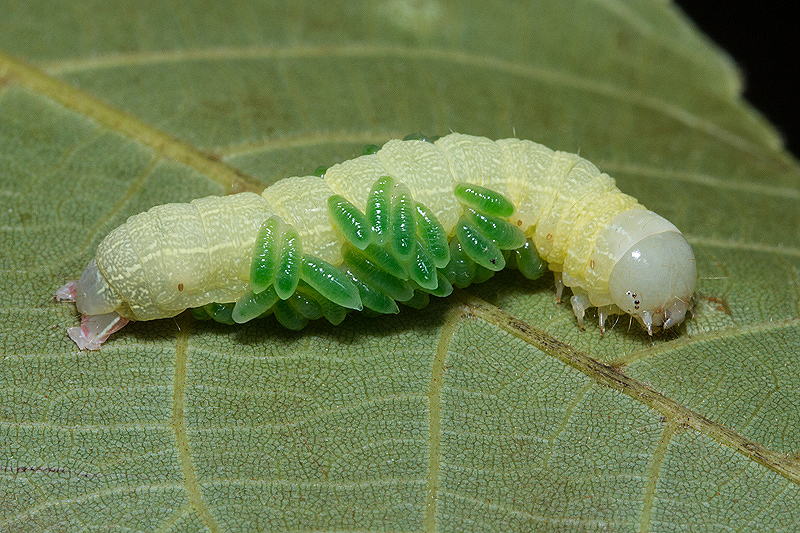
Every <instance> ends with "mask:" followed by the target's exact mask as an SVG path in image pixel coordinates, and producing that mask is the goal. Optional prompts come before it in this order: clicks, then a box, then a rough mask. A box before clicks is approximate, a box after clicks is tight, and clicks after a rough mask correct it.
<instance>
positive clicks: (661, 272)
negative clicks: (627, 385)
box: [608, 210, 697, 335]
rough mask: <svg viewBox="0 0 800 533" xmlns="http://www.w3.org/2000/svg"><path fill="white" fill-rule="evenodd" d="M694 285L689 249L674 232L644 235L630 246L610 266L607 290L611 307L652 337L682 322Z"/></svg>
mask: <svg viewBox="0 0 800 533" xmlns="http://www.w3.org/2000/svg"><path fill="white" fill-rule="evenodd" d="M637 211H639V212H640V213H647V214H648V215H647V217H648V218H651V215H653V213H652V212H650V211H644V210H637ZM655 216H658V215H655ZM659 218H661V217H659ZM662 220H663V219H662ZM665 222H666V221H665ZM668 224H669V223H668ZM641 226H642V227H644V228H647V226H648V225H647V224H643V225H641ZM654 226H660V224H655V225H654ZM670 226H671V224H670ZM673 228H674V226H673ZM659 229H661V228H659ZM696 281H697V268H696V265H695V259H694V254H693V253H692V248H691V247H690V246H689V243H688V242H686V239H685V238H684V236H683V234H682V233H681V232H680V231H678V230H677V229H675V230H674V231H673V230H668V231H662V232H659V233H654V234H651V235H647V236H645V237H643V238H641V239H639V240H638V241H637V242H636V243H635V244H634V245H633V246H631V247H630V248H629V249H628V250H627V251H626V252H625V253H624V254H623V255H622V256H621V257H620V259H619V261H617V263H616V264H615V265H614V268H613V269H612V271H611V277H610V278H609V281H608V289H609V292H610V294H611V298H612V299H613V300H614V303H615V304H616V305H617V306H618V307H619V308H620V309H622V310H623V311H625V312H626V313H629V314H630V315H631V316H633V317H634V318H636V320H638V321H639V323H641V324H642V326H644V328H645V329H646V330H647V332H648V333H649V334H651V335H652V334H653V332H655V331H658V329H659V328H664V329H667V328H671V327H674V326H677V325H678V324H680V323H681V322H682V321H683V318H684V316H685V315H686V311H688V309H689V306H690V304H691V300H692V295H693V294H694V288H695V283H696Z"/></svg>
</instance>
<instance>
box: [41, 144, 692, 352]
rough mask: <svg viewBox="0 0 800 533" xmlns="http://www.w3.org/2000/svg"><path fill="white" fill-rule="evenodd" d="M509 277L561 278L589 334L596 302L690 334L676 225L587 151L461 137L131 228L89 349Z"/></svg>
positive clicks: (109, 250)
mask: <svg viewBox="0 0 800 533" xmlns="http://www.w3.org/2000/svg"><path fill="white" fill-rule="evenodd" d="M505 267H512V268H516V269H518V270H519V271H520V272H521V273H522V274H523V275H524V276H526V277H528V278H530V279H536V278H538V277H539V276H541V275H542V274H543V273H544V272H545V271H546V270H547V269H548V268H549V270H551V271H553V272H554V274H555V279H556V300H557V301H560V299H561V295H562V292H563V290H564V287H569V288H570V289H571V291H572V297H571V298H570V302H571V305H572V309H573V312H574V314H575V316H576V318H577V322H578V325H579V327H580V328H581V329H583V328H584V317H585V314H586V311H587V309H589V308H592V307H596V308H597V315H598V322H599V327H600V331H601V333H602V332H604V330H605V323H606V320H607V319H608V317H609V316H610V315H613V314H624V313H627V314H630V315H631V316H632V317H633V318H634V319H636V320H637V321H638V322H639V323H641V324H642V326H643V327H644V328H645V330H646V331H647V333H648V334H650V335H653V333H655V332H657V331H659V330H660V329H662V328H663V329H666V328H672V327H675V326H677V325H678V324H680V323H681V322H682V321H683V319H684V316H685V314H686V312H687V310H688V309H689V307H690V304H691V300H692V296H693V293H694V288H695V283H696V279H697V271H696V266H695V259H694V255H693V253H692V249H691V247H690V246H689V244H688V243H687V241H686V239H685V238H684V236H683V234H682V233H681V232H680V231H679V230H678V229H677V228H676V227H675V226H674V225H673V224H671V223H670V222H668V221H667V220H666V219H664V218H662V217H661V216H659V215H657V214H655V213H653V212H652V211H648V210H647V209H645V208H644V207H643V206H642V205H640V204H639V203H638V202H637V201H636V200H635V199H634V198H632V197H631V196H628V195H626V194H623V193H622V192H620V191H619V190H618V189H617V188H616V186H615V181H614V179H613V178H611V177H609V176H608V175H607V174H605V173H601V172H600V171H599V170H598V168H597V167H596V166H594V165H593V164H592V163H590V162H589V161H587V160H586V159H583V158H581V157H579V156H578V155H575V154H571V153H565V152H559V151H553V150H551V149H549V148H547V147H545V146H542V145H540V144H537V143H534V142H532V141H528V140H521V139H515V138H511V139H501V140H497V141H492V140H490V139H487V138H484V137H475V136H470V135H463V134H458V133H453V134H450V135H447V136H444V137H437V138H425V137H423V136H421V135H417V136H410V138H406V139H403V140H390V141H388V142H387V143H386V144H384V145H383V146H382V147H377V146H374V145H370V146H368V147H367V148H366V149H365V151H364V155H362V156H360V157H357V158H354V159H351V160H348V161H345V162H343V163H339V164H336V165H334V166H332V167H330V168H327V169H324V168H321V169H319V171H318V175H316V176H305V177H293V178H286V179H283V180H280V181H278V182H276V183H275V184H273V185H271V186H269V187H267V188H266V189H265V190H264V191H263V193H262V194H260V195H258V194H255V193H249V192H246V193H240V194H235V195H230V196H225V197H215V196H211V197H207V198H201V199H198V200H194V201H192V202H191V203H188V204H166V205H160V206H156V207H153V208H152V209H150V210H149V211H147V212H144V213H141V214H138V215H135V216H132V217H131V218H129V219H128V220H127V222H125V223H124V224H122V225H121V226H119V227H118V228H116V229H114V230H113V231H111V233H110V234H109V235H108V236H107V237H106V238H105V239H104V240H103V241H102V242H101V243H100V245H99V246H98V248H97V253H96V255H95V257H94V259H92V260H91V261H90V262H89V264H88V265H87V267H86V269H85V270H84V272H83V274H82V275H81V277H80V280H78V281H71V282H69V283H67V284H66V285H64V286H63V287H61V288H60V289H59V290H58V291H57V293H56V298H57V299H58V300H67V301H74V302H75V303H76V307H77V310H78V311H79V312H80V313H81V315H82V319H81V326H79V327H74V328H70V329H69V335H70V337H71V338H72V339H73V340H74V341H75V342H76V343H77V345H78V347H79V348H80V349H99V347H100V345H101V344H102V343H103V342H104V341H105V340H106V339H107V338H108V336H109V335H110V334H111V333H113V332H114V331H116V330H118V329H119V328H121V327H122V326H124V325H125V324H126V323H127V322H128V321H129V320H153V319H158V318H168V317H172V316H175V315H177V314H179V313H181V312H183V311H184V310H186V309H191V310H192V313H193V314H194V315H195V317H197V318H199V319H203V320H208V319H213V320H217V321H219V322H223V323H227V324H234V323H243V322H247V321H249V320H252V319H254V318H257V317H262V316H266V315H270V314H272V315H274V316H275V318H276V319H277V320H278V322H280V323H281V324H282V325H283V326H285V327H287V328H290V329H294V330H299V329H301V328H303V327H304V326H305V325H306V324H307V323H308V322H309V320H314V319H318V318H326V319H327V320H329V321H330V322H331V323H333V324H339V323H341V322H342V321H343V320H344V319H345V316H346V314H347V313H348V312H350V311H353V310H355V311H362V312H364V313H367V314H370V315H379V314H391V313H397V312H399V307H398V305H397V304H398V302H399V303H403V304H405V305H408V306H411V307H417V308H421V307H423V306H425V305H427V303H428V301H429V296H430V295H433V296H438V297H445V296H448V295H449V294H450V293H451V292H452V291H453V287H459V288H463V287H467V286H469V285H470V284H472V283H479V282H482V281H485V280H487V279H489V278H490V277H491V276H492V275H493V274H494V273H495V272H497V271H499V270H502V269H503V268H505Z"/></svg>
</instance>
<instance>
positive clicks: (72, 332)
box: [67, 313, 128, 350]
mask: <svg viewBox="0 0 800 533" xmlns="http://www.w3.org/2000/svg"><path fill="white" fill-rule="evenodd" d="M127 323H128V319H127V318H122V317H121V316H119V315H118V314H117V313H106V314H104V315H83V316H82V317H81V325H80V326H75V327H72V328H69V329H68V330H67V333H68V334H69V337H70V338H71V339H72V340H73V341H75V344H77V345H78V349H79V350H99V349H100V346H101V345H102V344H103V343H104V342H105V341H106V340H108V337H110V336H111V334H112V333H114V332H116V331H119V330H120V329H122V328H123V327H125V324H127Z"/></svg>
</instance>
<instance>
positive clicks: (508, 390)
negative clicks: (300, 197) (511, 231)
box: [0, 0, 800, 532]
mask: <svg viewBox="0 0 800 533" xmlns="http://www.w3.org/2000/svg"><path fill="white" fill-rule="evenodd" d="M767 82H768V80H755V81H754V83H767ZM450 131H459V132H463V133H471V134H479V135H486V136H488V137H491V138H501V137H510V136H516V137H521V138H529V139H533V140H536V141H538V142H541V143H543V144H546V145H548V146H550V147H552V148H556V149H560V150H565V151H571V152H578V151H579V152H580V154H581V155H582V156H584V157H586V158H588V159H589V160H591V161H593V162H594V163H595V164H597V165H598V166H599V167H600V168H601V169H602V170H604V171H606V172H608V173H609V174H611V175H613V176H615V177H616V178H617V181H618V185H619V186H620V188H621V189H622V190H624V191H625V192H627V193H629V194H632V195H634V196H636V197H638V198H639V199H640V201H641V202H642V203H644V204H645V205H647V206H648V207H650V208H651V209H653V210H654V211H656V212H658V213H660V214H662V215H664V216H665V217H667V218H668V219H670V220H671V221H672V222H673V223H675V224H676V225H677V226H678V227H679V228H681V229H682V230H683V231H684V233H685V234H686V235H687V237H688V238H689V240H690V242H691V244H692V246H693V247H694V250H695V254H696V256H697V261H698V271H699V272H700V276H701V279H700V281H699V286H698V302H697V305H696V308H695V311H694V316H693V317H691V318H690V319H689V320H687V322H686V323H685V326H683V327H681V328H680V330H679V331H678V332H677V333H672V334H668V335H665V336H660V337H654V338H652V339H651V338H649V337H647V336H646V335H645V334H643V332H642V331H641V329H640V328H639V327H638V326H637V325H636V324H633V325H631V326H630V327H629V324H628V321H627V320H626V319H620V321H619V322H618V323H617V324H616V326H615V327H613V328H612V329H611V330H610V331H609V332H608V333H606V335H605V336H603V337H601V336H600V334H599V332H598V330H597V328H596V326H594V325H592V324H590V326H589V327H588V328H587V331H585V332H581V331H580V330H578V328H577V326H576V324H575V319H574V317H573V316H572V313H571V311H570V309H569V308H568V305H567V304H561V305H554V303H553V283H552V281H551V280H550V279H549V277H546V278H547V279H545V278H542V279H541V280H539V281H536V282H529V281H526V280H525V279H524V278H523V277H522V276H520V275H519V274H518V273H515V272H513V271H504V272H501V273H499V274H498V275H496V276H495V277H494V278H493V279H492V280H490V281H488V282H487V283H485V284H482V285H479V286H473V287H470V288H469V289H468V290H466V291H456V293H454V294H453V295H452V296H450V297H448V298H445V299H435V298H434V299H433V300H434V301H433V302H432V303H431V305H430V306H429V307H427V308H426V309H424V310H414V309H409V308H407V307H403V308H402V309H401V312H400V314H399V315H392V316H390V317H382V318H375V319H367V318H363V319H362V317H358V316H356V317H350V318H348V319H347V320H345V322H344V323H342V324H341V325H340V326H335V327H334V326H330V325H325V324H323V323H312V324H311V325H309V327H307V328H306V329H305V330H303V331H302V332H291V331H287V330H285V329H283V328H281V327H279V326H278V325H277V324H276V323H275V321H274V319H272V318H269V319H264V320H261V321H256V322H255V323H249V324H248V325H246V326H241V327H236V326H223V325H220V324H213V323H209V322H199V321H195V320H193V319H192V318H191V316H190V315H189V314H184V315H181V316H180V317H178V318H176V319H174V320H172V319H170V320H160V321H155V322H147V323H137V324H132V325H129V326H128V327H126V328H125V329H124V330H122V331H120V332H119V333H116V334H115V335H114V336H113V337H112V338H111V340H110V341H109V342H108V343H107V344H106V345H104V346H103V348H102V350H100V351H99V352H78V351H77V350H76V348H75V345H74V344H73V343H72V342H71V341H70V340H69V338H68V337H67V335H66V329H67V328H68V327H71V326H74V325H76V323H77V317H76V314H75V310H74V306H72V305H67V304H57V303H56V302H54V301H53V300H52V296H53V293H54V291H55V290H56V289H57V288H58V287H59V286H60V285H62V284H63V283H64V282H65V281H67V280H69V279H76V278H77V277H78V276H79V275H80V273H81V271H82V269H83V267H84V266H85V264H86V263H87V262H88V261H89V260H90V259H91V258H92V256H93V254H94V249H95V247H96V245H97V243H98V242H99V241H100V240H101V239H102V237H103V236H104V235H105V234H106V233H107V232H108V231H109V230H110V229H111V228H113V227H115V226H117V225H118V224H121V223H122V222H124V221H125V219H126V218H127V217H128V216H130V215H133V214H135V213H137V212H140V211H142V210H145V209H147V208H149V207H151V206H152V205H155V204H160V203H164V202H171V201H189V200H191V199H192V198H196V197H201V196H205V195H208V194H222V193H225V192H233V191H239V190H258V189H260V188H261V187H263V186H264V184H268V183H271V182H274V181H276V180H278V179H280V178H283V177H287V176H292V175H307V174H310V173H312V172H313V170H314V169H315V168H317V167H318V166H320V165H330V164H333V163H335V162H337V161H341V160H343V159H348V158H350V157H353V156H356V155H358V154H360V153H361V150H362V148H363V145H366V144H370V143H378V144H379V143H382V142H384V141H385V140H387V139H389V138H402V137H403V136H404V135H406V134H408V133H417V132H422V133H425V134H428V135H436V134H446V133H448V132H450ZM0 198H2V200H3V206H2V209H0V257H1V259H0V264H1V265H2V268H1V269H0V273H1V275H2V277H3V289H2V299H0V531H54V530H58V531H88V530H103V531H105V530H126V531H212V532H214V531H219V532H236V531H287V530H303V531H590V530H591V531H595V530H612V531H674V530H740V531H776V530H794V529H797V528H798V522H800V487H799V486H798V481H800V455H798V454H800V412H799V411H798V409H797V405H798V404H800V393H798V391H800V378H798V376H800V357H798V354H799V353H800V340H799V339H800V318H798V317H799V316H800V309H799V308H800V304H799V303H798V302H800V294H799V293H800V248H798V239H797V236H798V234H800V223H799V222H798V221H800V209H799V208H798V206H799V205H800V202H798V200H800V167H798V164H797V162H796V161H795V160H794V159H793V158H792V157H791V156H790V155H789V154H787V153H786V152H784V151H783V150H782V148H781V143H780V140H779V138H778V137H777V135H776V134H775V132H774V131H773V129H772V127H771V126H770V125H769V124H766V123H765V122H764V120H763V119H762V118H761V117H760V116H759V115H758V114H757V112H755V111H753V110H752V109H751V108H749V107H748V106H747V105H746V104H745V103H744V102H743V101H742V99H741V86H740V82H739V77H738V74H737V72H736V70H735V68H734V67H733V65H732V64H731V62H730V61H729V60H728V59H727V57H725V56H724V55H723V54H722V53H721V52H720V51H719V50H717V49H715V48H714V47H713V46H712V45H710V44H709V42H708V41H707V40H706V39H705V38H704V37H703V36H702V35H699V34H698V33H697V32H696V30H695V29H694V27H693V26H692V25H691V23H690V22H689V21H687V20H686V19H685V18H684V17H683V16H682V15H681V14H680V13H679V12H678V11H677V10H676V8H674V7H673V6H672V5H670V4H669V3H667V2H656V1H642V0H627V1H622V2H588V1H584V0H578V1H576V2H570V3H566V2H561V1H556V0H552V1H544V0H542V1H528V2H503V1H499V0H498V1H495V2H487V1H485V0H482V1H471V2H441V1H436V0H421V1H408V2H406V1H402V0H386V1H384V2H359V1H349V2H328V3H320V2H310V1H305V0H293V1H288V2H285V3H280V2H263V3H252V2H242V3H233V4H232V3H228V2H225V3H223V2H202V1H194V2H182V3H176V2H161V3H158V2H154V3H147V2H146V3H142V2H138V1H132V0H120V1H118V2H98V1H94V2H93V1H87V2H71V3H70V2H64V3H55V2H46V1H42V0H39V1H31V2H26V3H24V4H20V3H13V2H8V1H6V2H3V3H2V4H0Z"/></svg>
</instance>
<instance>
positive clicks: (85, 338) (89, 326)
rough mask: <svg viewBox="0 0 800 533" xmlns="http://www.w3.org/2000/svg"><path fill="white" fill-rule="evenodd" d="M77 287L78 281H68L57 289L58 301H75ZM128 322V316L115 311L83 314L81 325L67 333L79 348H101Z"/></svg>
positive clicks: (68, 330)
mask: <svg viewBox="0 0 800 533" xmlns="http://www.w3.org/2000/svg"><path fill="white" fill-rule="evenodd" d="M77 287H78V282H77V281H69V282H67V283H66V284H65V285H63V286H61V287H60V288H59V289H58V290H57V291H56V296H55V297H56V301H59V302H74V301H75V294H76V290H77ZM127 323H128V319H127V318H122V317H121V316H119V315H118V314H117V313H114V312H111V313H105V314H102V315H83V316H81V325H80V326H75V327H72V328H69V329H67V334H68V335H69V338H70V339H72V340H73V341H74V342H75V344H77V345H78V349H79V350H99V349H100V346H102V344H103V343H104V342H106V340H108V337H110V336H111V334H112V333H114V332H116V331H119V330H120V329H122V328H123V327H125V324H127Z"/></svg>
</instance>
